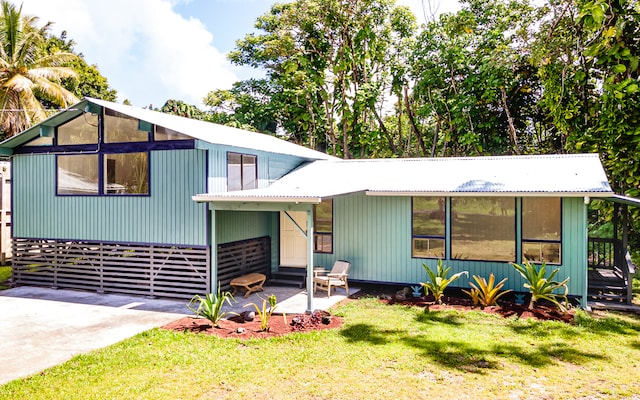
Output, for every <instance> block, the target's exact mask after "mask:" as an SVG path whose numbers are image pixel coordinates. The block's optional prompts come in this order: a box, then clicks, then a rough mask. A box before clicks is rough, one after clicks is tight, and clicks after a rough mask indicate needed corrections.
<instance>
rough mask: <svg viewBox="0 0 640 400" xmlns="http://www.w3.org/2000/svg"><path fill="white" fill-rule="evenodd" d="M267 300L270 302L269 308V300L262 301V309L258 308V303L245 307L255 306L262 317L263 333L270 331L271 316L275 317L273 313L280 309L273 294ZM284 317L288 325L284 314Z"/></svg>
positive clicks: (261, 326) (261, 328) (261, 327)
mask: <svg viewBox="0 0 640 400" xmlns="http://www.w3.org/2000/svg"><path fill="white" fill-rule="evenodd" d="M267 299H268V301H269V303H268V304H269V307H267V300H265V299H262V308H260V307H258V305H257V304H256V303H250V304H246V305H245V307H249V306H253V307H254V308H255V309H256V312H257V313H258V316H259V317H260V330H261V331H263V332H267V331H269V319H271V316H272V315H273V313H274V312H275V311H276V308H277V307H278V306H277V303H278V299H277V298H276V295H275V294H272V295H271V296H269V297H268V298H267ZM282 317H283V318H284V320H285V324H286V321H287V315H286V314H282Z"/></svg>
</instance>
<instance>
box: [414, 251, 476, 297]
mask: <svg viewBox="0 0 640 400" xmlns="http://www.w3.org/2000/svg"><path fill="white" fill-rule="evenodd" d="M422 268H424V270H425V271H427V275H429V279H430V281H429V282H420V285H422V286H423V287H424V291H425V294H426V295H427V296H428V295H429V292H431V294H433V297H435V299H436V302H437V303H438V304H442V295H443V294H444V290H445V289H446V288H447V286H449V285H450V284H451V283H452V282H455V281H456V280H458V279H459V278H460V277H461V276H462V275H468V273H467V271H462V272H458V273H457V274H453V275H451V277H450V278H448V277H447V275H449V271H450V270H451V267H446V268H445V267H444V265H442V260H441V259H438V268H437V270H436V272H435V273H434V272H433V271H432V270H431V268H429V266H428V265H426V264H425V263H422Z"/></svg>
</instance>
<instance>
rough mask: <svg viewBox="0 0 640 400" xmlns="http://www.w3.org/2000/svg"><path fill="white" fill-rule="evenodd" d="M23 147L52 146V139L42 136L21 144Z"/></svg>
mask: <svg viewBox="0 0 640 400" xmlns="http://www.w3.org/2000/svg"><path fill="white" fill-rule="evenodd" d="M23 146H53V138H52V137H46V136H42V137H39V138H36V139H33V140H32V141H30V142H27V143H25V144H23Z"/></svg>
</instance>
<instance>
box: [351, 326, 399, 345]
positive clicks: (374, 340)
mask: <svg viewBox="0 0 640 400" xmlns="http://www.w3.org/2000/svg"><path fill="white" fill-rule="evenodd" d="M399 333H403V332H402V331H398V330H390V329H378V328H376V327H375V326H373V325H370V324H355V325H351V326H349V327H347V328H344V329H342V330H341V331H340V334H341V335H342V336H344V337H345V338H346V339H347V341H349V342H351V343H354V342H368V343H370V344H375V345H382V344H388V343H390V342H391V335H392V334H399Z"/></svg>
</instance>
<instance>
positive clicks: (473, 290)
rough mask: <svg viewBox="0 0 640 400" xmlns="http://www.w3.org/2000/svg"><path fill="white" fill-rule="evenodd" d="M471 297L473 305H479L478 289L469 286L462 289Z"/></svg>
mask: <svg viewBox="0 0 640 400" xmlns="http://www.w3.org/2000/svg"><path fill="white" fill-rule="evenodd" d="M462 291H463V292H465V293H466V294H468V295H469V296H470V297H471V301H472V302H473V305H474V306H477V305H480V291H479V290H478V289H477V288H471V289H469V290H464V289H463V290H462Z"/></svg>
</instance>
